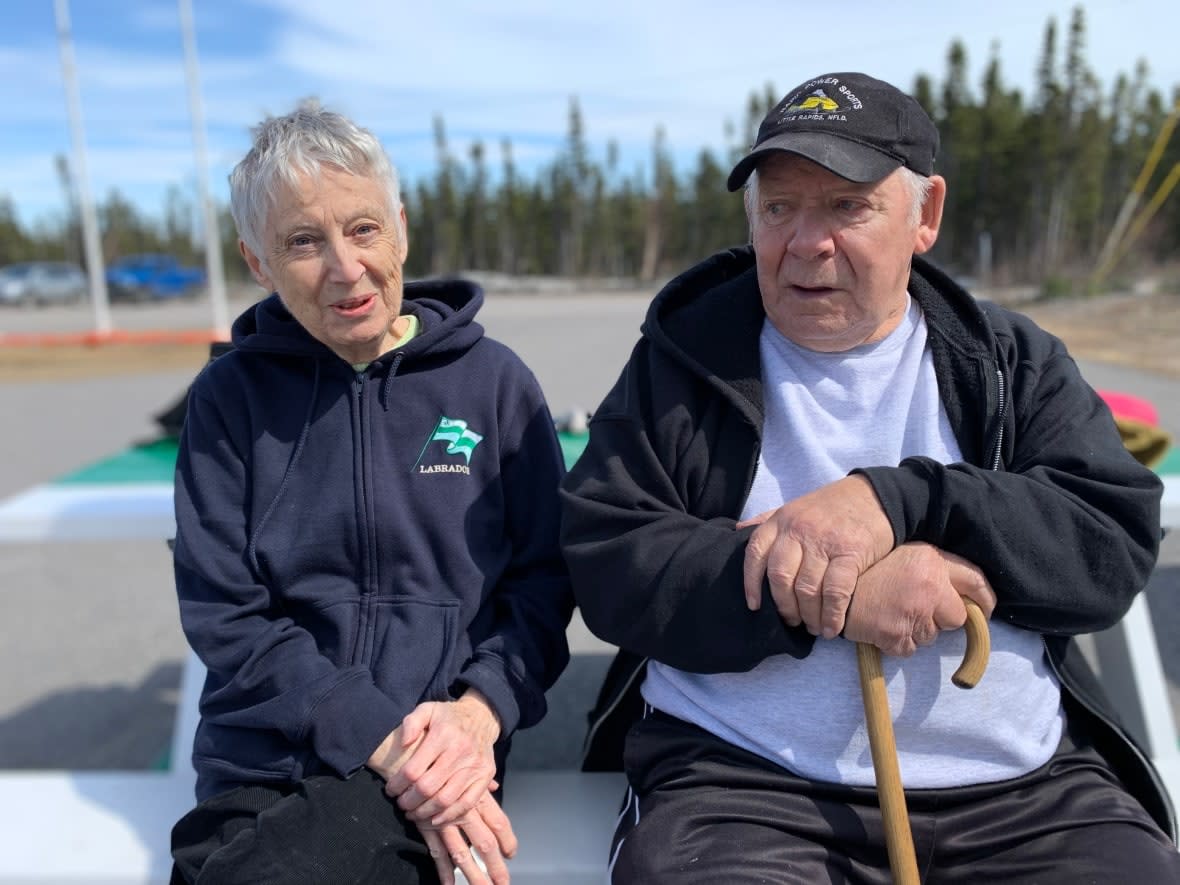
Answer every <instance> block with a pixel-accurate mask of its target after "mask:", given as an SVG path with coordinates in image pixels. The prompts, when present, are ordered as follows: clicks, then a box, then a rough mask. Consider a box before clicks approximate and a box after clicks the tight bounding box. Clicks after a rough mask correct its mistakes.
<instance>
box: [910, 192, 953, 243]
mask: <svg viewBox="0 0 1180 885" xmlns="http://www.w3.org/2000/svg"><path fill="white" fill-rule="evenodd" d="M945 205H946V179H945V178H943V177H942V176H941V175H931V176H930V191H929V192H928V193H927V194H926V202H925V203H923V204H922V217H921V218H920V219H919V220H918V229H917V230H916V231H914V253H915V254H917V255H921V254H922V253H923V252H927V251H929V250H930V248H931V247H932V246H933V245H934V241H935V240H937V239H938V229H939V228H940V227H941V226H942V209H943V207H944V206H945Z"/></svg>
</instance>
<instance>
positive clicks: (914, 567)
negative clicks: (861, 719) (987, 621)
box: [844, 543, 996, 658]
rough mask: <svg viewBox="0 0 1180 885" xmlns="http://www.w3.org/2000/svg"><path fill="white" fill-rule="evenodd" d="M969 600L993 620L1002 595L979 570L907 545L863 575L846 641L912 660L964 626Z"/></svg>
mask: <svg viewBox="0 0 1180 885" xmlns="http://www.w3.org/2000/svg"><path fill="white" fill-rule="evenodd" d="M964 597H966V598H968V599H971V600H973V601H974V602H976V603H977V604H978V605H979V607H980V608H981V609H982V610H983V613H984V615H985V616H986V617H988V618H990V617H991V614H992V611H993V610H994V609H995V607H996V594H995V593H994V592H993V591H992V588H991V584H989V583H988V580H987V578H986V577H985V576H984V574H983V572H982V571H981V570H980V569H979V568H978V567H977V566H975V565H973V564H972V563H970V562H968V561H967V560H965V559H963V558H962V557H960V556H955V555H954V554H953V553H946V552H945V551H942V550H939V549H938V548H937V547H934V546H932V545H930V544H923V543H911V544H903V545H902V546H900V547H898V548H897V549H896V550H894V551H893V552H892V553H890V554H889V555H888V556H886V557H885V558H884V559H882V560H881V561H880V562H878V563H877V564H876V565H874V566H872V567H871V568H870V569H869V570H868V571H867V572H865V573H864V574H863V575H861V576H860V580H859V581H858V582H857V585H856V598H855V602H854V603H853V605H852V608H851V609H850V610H849V612H848V620H847V625H846V626H845V628H844V638H845V639H849V640H852V641H853V642H866V643H869V644H871V645H875V646H877V647H878V648H879V649H881V651H883V652H884V653H885V654H887V655H893V656H894V657H902V658H907V657H909V656H910V655H912V654H913V653H914V652H915V651H916V650H917V649H918V647H919V646H924V645H930V644H932V643H933V642H934V640H935V639H937V638H938V634H939V633H940V632H942V631H943V630H958V629H959V628H960V627H962V626H963V624H964V623H965V622H966V620H967V609H966V608H965V606H964V605H963V598H964Z"/></svg>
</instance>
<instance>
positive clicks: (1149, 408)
mask: <svg viewBox="0 0 1180 885" xmlns="http://www.w3.org/2000/svg"><path fill="white" fill-rule="evenodd" d="M1098 395H1099V396H1100V397H1102V399H1103V400H1105V401H1106V404H1107V405H1108V406H1110V410H1111V411H1112V412H1114V416H1115V417H1116V418H1132V419H1134V420H1136V421H1142V422H1143V423H1144V424H1150V425H1151V426H1152V427H1158V426H1159V423H1160V420H1159V413H1158V412H1156V409H1155V406H1153V405H1152V404H1151V403H1150V402H1149V401H1148V400H1145V399H1143V398H1142V397H1138V396H1132V395H1131V394H1129V393H1119V392H1118V391H1114V390H1099V391H1098Z"/></svg>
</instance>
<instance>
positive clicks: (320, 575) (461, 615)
mask: <svg viewBox="0 0 1180 885" xmlns="http://www.w3.org/2000/svg"><path fill="white" fill-rule="evenodd" d="M230 184H231V200H232V210H233V216H234V221H235V222H236V224H237V228H238V233H239V236H240V237H241V240H240V249H241V252H242V255H243V256H244V257H245V260H246V263H247V264H248V265H249V267H250V270H251V272H252V273H253V275H254V277H255V279H256V280H257V281H258V282H259V283H260V284H262V285H263V286H264V287H266V288H267V289H268V290H269V291H270V292H272V293H273V294H271V295H270V296H269V297H267V298H265V299H263V300H262V301H260V302H259V303H258V304H256V305H255V306H253V307H251V308H250V309H249V310H247V311H246V312H245V313H244V314H242V315H241V316H240V317H239V318H238V319H237V321H236V322H235V323H234V326H233V336H232V337H233V350H232V351H230V352H229V353H226V354H225V355H223V356H220V357H218V358H217V359H216V360H214V361H213V362H212V363H210V365H209V366H208V367H206V369H205V370H204V371H203V372H202V373H201V374H200V376H199V377H198V378H197V380H196V381H195V383H194V384H193V388H192V391H191V393H190V397H189V405H188V411H187V417H186V420H185V425H184V431H183V435H182V438H181V446H180V456H179V460H178V463H177V473H176V521H177V535H176V548H175V570H176V586H177V592H178V594H179V599H180V615H181V622H182V625H183V627H184V631H185V634H186V635H187V637H188V640H189V642H190V643H191V644H192V646H193V648H194V649H195V650H196V652H197V654H198V655H199V656H200V657H201V660H202V661H204V663H205V665H206V667H207V668H208V678H207V680H206V682H205V686H204V691H203V693H202V696H201V724H200V727H199V729H198V731H197V736H196V741H195V745H194V748H193V763H194V766H195V767H196V770H197V799H198V803H199V804H198V805H197V807H196V808H195V809H194V810H193V811H192V812H191V813H189V814H188V815H187V816H185V817H184V818H183V819H182V820H181V821H180V822H179V823H178V824H177V825H176V827H175V828H174V830H173V857H174V859H175V861H176V863H175V867H174V872H173V882H201V883H204V882H212V883H218V885H225V883H231V882H249V883H263V882H265V883H276V882H296V881H298V882H301V883H309V882H322V883H333V885H336V883H344V882H348V883H356V882H381V883H383V885H389V883H402V882H415V883H416V882H419V881H425V882H436V881H440V880H441V881H442V882H443V883H449V882H451V881H453V878H454V870H455V868H456V867H457V868H458V869H459V870H461V871H462V872H463V874H464V875H465V876H466V877H467V879H468V880H469V881H470V882H472V883H482V882H487V881H489V880H490V881H491V882H492V883H495V885H501V883H506V882H507V881H508V873H507V869H506V864H505V858H507V857H509V856H511V855H512V853H513V852H514V851H515V846H516V842H515V836H514V835H513V832H512V828H511V825H510V823H509V821H508V819H507V818H506V816H505V815H504V813H503V811H502V810H501V809H500V806H499V804H498V803H497V801H496V799H495V795H496V793H497V792H498V790H499V779H500V778H501V774H502V769H503V763H504V756H505V752H506V749H507V746H508V739H509V737H510V735H511V734H512V733H513V731H515V730H516V729H517V728H523V727H527V726H529V725H532V724H534V723H536V722H537V721H538V720H539V719H540V718H541V716H542V715H543V714H544V712H545V697H544V692H545V690H546V689H547V688H548V687H549V686H551V685H552V684H553V682H554V681H555V679H556V678H557V676H558V674H559V673H560V672H561V670H562V669H563V667H564V666H565V664H566V662H567V661H568V654H569V653H568V648H567V646H566V641H565V627H566V625H567V623H568V621H569V618H570V615H571V612H572V609H573V603H572V597H571V594H570V590H569V586H568V581H567V577H566V574H565V570H564V567H563V565H562V561H561V556H560V552H559V548H558V538H557V528H558V512H559V511H558V499H557V485H558V483H559V481H560V479H561V476H562V473H563V464H562V458H561V453H560V448H559V446H558V442H557V437H556V434H555V432H554V428H553V422H552V419H551V417H550V415H549V412H548V410H547V408H546V406H545V401H544V398H543V397H542V394H541V390H540V388H539V386H538V384H537V381H536V379H535V378H534V377H533V375H532V373H531V372H530V371H529V370H528V368H526V367H525V366H524V364H523V363H522V362H521V361H520V359H518V358H517V357H516V356H515V355H514V354H513V353H512V352H511V351H510V350H508V349H507V348H506V347H504V346H503V345H501V344H499V343H497V342H495V341H492V340H490V339H489V338H487V337H485V336H484V334H483V329H482V328H481V327H480V325H479V324H478V323H476V321H475V314H476V312H477V311H478V310H479V307H480V305H481V303H482V301H483V296H482V293H481V291H480V290H479V288H478V287H476V286H474V285H472V284H470V283H467V282H462V281H458V280H453V281H432V282H421V283H410V284H408V285H403V282H402V266H403V263H404V262H405V259H406V250H407V246H408V242H407V235H406V216H405V211H404V209H403V208H402V206H401V201H400V197H399V191H398V180H397V175H396V172H395V171H394V169H393V168H392V166H391V165H390V163H389V160H388V158H387V157H386V155H385V153H384V151H383V150H382V148H381V146H380V145H379V143H378V142H377V140H376V139H375V138H374V137H373V135H372V134H371V133H369V132H367V131H366V130H363V129H360V128H358V127H357V126H356V125H354V124H353V123H352V122H350V121H349V120H348V119H346V118H344V117H342V116H340V115H338V114H335V113H331V112H328V111H325V110H323V109H321V108H319V107H317V106H314V105H304V106H301V107H300V108H298V109H297V110H295V111H294V112H293V113H291V114H289V115H287V116H284V117H277V118H269V119H267V120H265V121H264V122H263V123H262V124H261V125H260V126H259V127H258V128H257V129H256V130H255V133H254V144H253V147H252V148H251V149H250V151H249V153H248V154H247V155H246V157H245V159H243V160H242V162H241V163H239V164H238V166H237V168H235V169H234V171H233V173H232V175H231V177H230ZM472 848H474V849H475V850H476V851H475V854H476V855H477V856H476V857H473V856H472V851H471V849H472ZM484 866H486V873H485V871H484Z"/></svg>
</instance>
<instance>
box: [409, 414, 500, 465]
mask: <svg viewBox="0 0 1180 885" xmlns="http://www.w3.org/2000/svg"><path fill="white" fill-rule="evenodd" d="M482 441H483V434H482V433H476V432H475V431H474V430H470V429H468V427H467V422H466V421H464V420H463V419H462V418H448V417H446V416H445V415H443V416H440V417H439V419H438V424H436V425H435V426H434V430H433V431H432V432H431V434H430V437H429V438H428V439H427V440H426V443H425V444H424V445H423V446H422V451H421V452H419V453H418V460H417V461H415V462H414V466H413V467H412V468H410V469H411V470H414V469H417V471H418V472H419V473H467V474H470V473H471V467H470V466H469V465H470V464H471V454H472V452H474V451H475V447H476V446H478V445H479V444H480V443H481V442H482ZM433 442H444V443H446V444H447V448H446V453H447V454H448V455H462V456H463V463H462V464H454V463H451V464H423V463H422V457H423V456H424V455H425V454H426V450H427V448H429V446H430V444H431V443H433Z"/></svg>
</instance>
